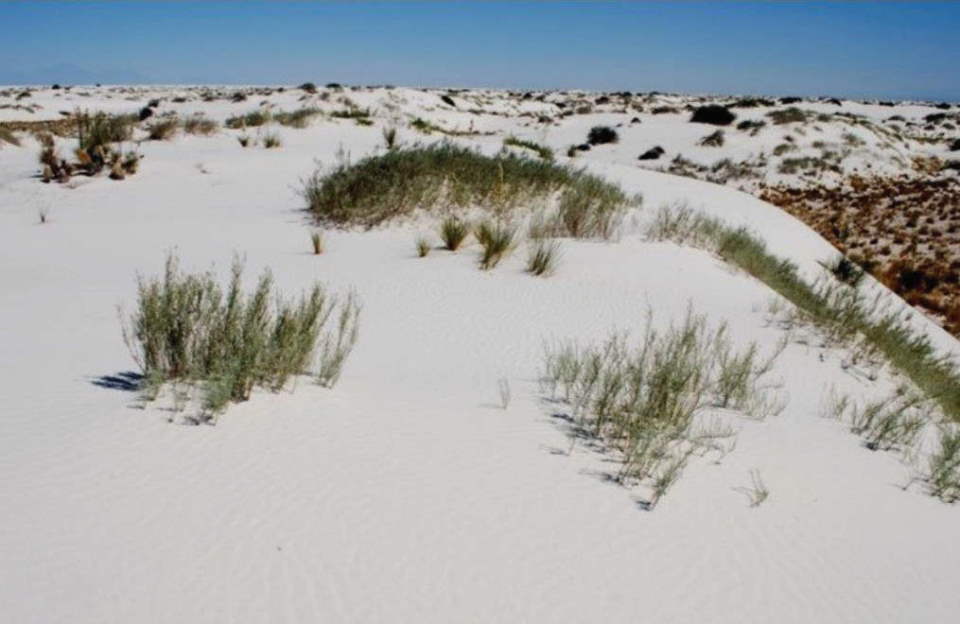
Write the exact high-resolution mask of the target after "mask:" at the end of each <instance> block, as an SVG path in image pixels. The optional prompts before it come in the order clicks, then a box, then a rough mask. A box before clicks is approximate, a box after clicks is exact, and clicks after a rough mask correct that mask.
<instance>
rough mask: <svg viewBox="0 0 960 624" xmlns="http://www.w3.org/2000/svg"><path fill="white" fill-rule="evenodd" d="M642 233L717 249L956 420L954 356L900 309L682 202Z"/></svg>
mask: <svg viewBox="0 0 960 624" xmlns="http://www.w3.org/2000/svg"><path fill="white" fill-rule="evenodd" d="M648 236H650V237H651V238H653V239H658V240H667V239H669V240H674V241H676V242H679V243H686V244H691V245H694V246H697V247H701V248H704V249H707V250H710V251H713V252H715V253H717V254H718V255H719V256H720V257H721V258H723V259H724V260H725V261H727V262H729V263H731V264H733V265H734V266H737V267H739V268H740V269H742V270H743V271H745V272H746V273H748V274H750V275H752V276H753V277H755V278H757V279H759V280H760V281H762V282H763V283H765V284H766V285H767V286H769V287H770V288H771V289H773V290H774V291H775V292H776V293H778V294H779V295H781V296H783V297H784V298H786V299H787V300H788V301H790V302H791V303H793V305H794V306H795V314H796V316H797V319H798V320H800V321H802V322H808V323H811V324H813V325H816V326H817V327H818V328H819V329H820V331H821V332H823V333H824V336H825V337H826V338H827V339H828V340H830V341H832V342H835V343H838V344H847V345H851V346H853V347H855V348H856V350H857V351H859V352H862V353H864V354H867V355H870V354H875V355H877V356H879V357H882V358H885V359H886V360H887V361H888V362H889V363H890V365H891V366H893V367H894V369H896V370H897V371H899V372H900V373H902V374H903V375H904V376H906V377H907V378H908V379H910V380H911V381H912V382H913V383H914V384H915V385H916V387H917V388H918V389H919V390H920V391H921V392H923V394H924V395H925V396H927V397H929V398H931V399H932V400H934V401H935V402H936V403H937V404H938V405H939V406H940V408H941V409H942V411H943V413H944V414H945V415H946V416H947V417H948V418H949V419H950V420H952V421H954V422H956V423H960V370H958V368H957V365H956V363H955V362H953V361H952V360H950V359H948V358H944V357H942V356H940V355H938V354H937V352H936V350H935V349H934V347H933V346H932V344H931V343H930V340H929V338H927V337H926V336H925V335H923V334H920V333H918V332H917V331H916V330H914V329H912V328H911V327H910V326H909V325H908V324H907V323H906V321H905V319H904V318H903V315H902V313H900V312H885V311H883V310H882V309H880V308H878V305H877V303H876V302H875V301H869V300H866V299H865V298H864V296H863V295H861V294H860V293H859V291H858V290H856V289H854V288H848V287H847V286H840V285H833V284H829V283H824V282H820V283H815V284H809V283H807V282H806V281H805V280H804V279H803V278H802V277H801V276H800V274H799V272H798V270H797V267H796V266H795V265H794V264H793V263H791V262H789V261H787V260H784V259H781V258H778V257H777V256H775V255H774V254H772V253H771V252H770V251H769V250H768V249H767V246H766V244H765V243H764V242H763V241H762V240H760V239H759V238H757V237H756V236H754V235H753V234H751V233H750V232H749V231H747V230H746V229H744V228H733V227H730V226H728V225H725V224H724V223H722V222H721V221H719V220H717V219H713V218H709V217H705V216H703V215H700V214H696V213H694V212H693V211H692V210H690V209H688V208H679V209H672V208H666V209H664V210H662V211H661V212H660V213H659V214H658V215H657V217H656V218H655V220H654V221H653V223H652V224H651V226H650V228H649V229H648Z"/></svg>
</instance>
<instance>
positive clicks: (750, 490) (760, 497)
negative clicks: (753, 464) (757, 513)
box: [733, 469, 770, 507]
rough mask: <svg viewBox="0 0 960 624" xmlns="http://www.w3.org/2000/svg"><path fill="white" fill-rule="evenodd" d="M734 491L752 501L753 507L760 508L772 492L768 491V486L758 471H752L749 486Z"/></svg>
mask: <svg viewBox="0 0 960 624" xmlns="http://www.w3.org/2000/svg"><path fill="white" fill-rule="evenodd" d="M733 489H734V490H736V491H737V492H740V493H741V494H743V495H744V496H746V497H747V498H748V499H749V500H750V506H751V507H759V506H760V505H761V504H762V503H763V501H765V500H767V497H768V496H770V490H768V489H767V486H766V484H765V483H764V482H763V478H762V477H761V476H760V471H759V470H756V469H754V470H751V471H750V485H749V486H744V487H736V488H733Z"/></svg>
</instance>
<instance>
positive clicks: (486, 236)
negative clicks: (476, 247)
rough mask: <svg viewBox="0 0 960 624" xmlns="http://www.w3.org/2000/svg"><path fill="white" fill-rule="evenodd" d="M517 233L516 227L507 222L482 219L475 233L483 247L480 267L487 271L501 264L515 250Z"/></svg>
mask: <svg viewBox="0 0 960 624" xmlns="http://www.w3.org/2000/svg"><path fill="white" fill-rule="evenodd" d="M516 233H517V230H516V228H514V227H512V226H510V225H507V224H505V223H491V222H490V221H482V222H481V223H480V224H478V225H477V227H476V229H475V230H474V233H473V235H474V236H475V237H476V239H477V241H479V243H480V246H481V247H482V248H483V252H482V253H481V256H480V268H481V269H483V270H484V271H487V270H490V269H492V268H494V267H495V266H497V265H498V264H500V261H501V260H503V258H505V257H506V256H507V255H508V254H509V253H510V252H511V251H512V250H513V243H514V237H515V236H516Z"/></svg>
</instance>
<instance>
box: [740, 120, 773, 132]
mask: <svg viewBox="0 0 960 624" xmlns="http://www.w3.org/2000/svg"><path fill="white" fill-rule="evenodd" d="M766 125H767V122H765V121H760V120H754V119H744V120H743V121H741V122H740V123H738V124H737V130H744V131H747V132H750V133H751V134H756V133H757V132H758V131H759V130H760V129H761V128H763V127H764V126H766Z"/></svg>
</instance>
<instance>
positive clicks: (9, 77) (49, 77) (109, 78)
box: [0, 63, 151, 84]
mask: <svg viewBox="0 0 960 624" xmlns="http://www.w3.org/2000/svg"><path fill="white" fill-rule="evenodd" d="M98 82H99V83H103V84H145V83H149V82H151V81H150V78H149V77H147V76H145V75H144V74H141V73H140V72H138V71H136V70H134V69H129V68H122V67H113V68H99V69H88V68H85V67H80V66H79V65H74V64H73V63H56V64H54V65H47V66H44V67H34V68H26V69H18V68H15V67H10V66H9V65H7V66H5V67H3V66H0V84H53V83H60V84H96V83H98Z"/></svg>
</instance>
